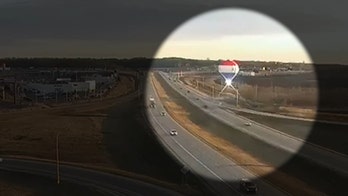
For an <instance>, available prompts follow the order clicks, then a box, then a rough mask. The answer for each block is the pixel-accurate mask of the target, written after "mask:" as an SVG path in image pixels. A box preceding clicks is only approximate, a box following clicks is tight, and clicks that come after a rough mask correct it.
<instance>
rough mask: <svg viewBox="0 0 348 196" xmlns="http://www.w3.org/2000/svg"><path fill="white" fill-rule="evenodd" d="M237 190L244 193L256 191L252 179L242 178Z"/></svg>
mask: <svg viewBox="0 0 348 196" xmlns="http://www.w3.org/2000/svg"><path fill="white" fill-rule="evenodd" d="M239 190H240V191H243V192H245V193H257V186H256V184H255V183H254V182H253V181H251V180H249V179H246V178H243V179H241V180H240V182H239Z"/></svg>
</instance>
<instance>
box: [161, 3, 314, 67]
mask: <svg viewBox="0 0 348 196" xmlns="http://www.w3.org/2000/svg"><path fill="white" fill-rule="evenodd" d="M156 57H158V58H163V57H186V58H194V59H207V58H209V59H212V60H218V59H237V60H261V61H280V62H306V63H312V60H311V58H310V56H309V54H308V53H307V51H306V48H305V47H304V46H303V45H302V43H301V41H300V40H299V39H298V38H297V37H296V36H295V35H294V34H293V33H292V32H291V31H290V30H289V29H287V27H285V26H284V25H283V24H281V23H280V22H278V21H276V20H275V19H273V18H271V17H269V16H267V15H265V14H262V13H259V12H255V11H253V10H248V9H217V10H214V11H209V12H206V13H203V14H201V15H198V16H196V17H194V18H192V19H190V20H188V21H187V22H185V23H183V24H182V25H180V26H179V27H178V28H177V29H176V30H174V31H173V33H172V34H170V36H169V37H168V38H167V39H166V40H165V42H164V43H163V44H162V45H161V47H160V49H159V50H158V51H157V53H156Z"/></svg>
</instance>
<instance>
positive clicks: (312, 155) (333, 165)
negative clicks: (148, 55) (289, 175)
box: [160, 72, 348, 175]
mask: <svg viewBox="0 0 348 196" xmlns="http://www.w3.org/2000/svg"><path fill="white" fill-rule="evenodd" d="M160 75H161V76H162V77H163V78H164V79H165V81H166V82H167V83H168V84H169V85H170V86H171V87H172V88H173V89H175V90H176V91H177V92H179V93H180V94H181V95H182V96H184V97H185V98H186V99H187V100H188V101H190V102H191V103H192V104H194V105H196V106H197V107H199V108H204V106H206V107H205V109H204V111H205V112H206V113H207V114H209V115H210V116H211V117H213V118H216V119H218V120H220V121H221V122H224V123H225V124H227V125H229V126H231V127H233V128H235V129H238V130H240V131H241V132H243V133H246V134H248V135H250V136H252V137H255V138H257V139H259V140H262V141H264V142H266V143H268V144H270V145H272V146H274V147H277V148H280V149H282V150H285V151H287V152H290V153H292V154H296V153H297V154H298V155H300V156H302V157H304V158H306V159H309V160H312V161H314V162H316V163H317V164H320V165H322V166H325V167H327V168H330V169H333V170H336V171H338V172H339V173H341V174H345V175H348V156H347V155H344V154H341V153H337V152H335V151H332V150H330V149H327V148H324V147H321V146H318V145H315V144H311V143H308V142H306V141H305V140H303V139H300V138H297V137H294V136H291V135H288V134H286V133H284V132H281V131H279V130H276V129H273V128H271V127H268V126H266V125H263V124H260V123H255V122H254V123H253V124H252V126H246V125H245V123H246V122H248V121H249V119H247V118H245V117H242V116H238V115H236V114H235V113H231V112H229V111H226V107H225V106H222V105H220V103H219V101H214V100H212V99H211V98H208V97H207V96H204V95H202V94H200V93H197V92H195V91H190V93H187V90H188V89H186V87H185V85H183V84H182V83H180V82H173V80H168V78H169V75H167V74H166V73H163V72H160ZM287 160H288V159H283V160H281V159H280V160H278V163H277V165H281V164H282V163H284V162H286V161H287Z"/></svg>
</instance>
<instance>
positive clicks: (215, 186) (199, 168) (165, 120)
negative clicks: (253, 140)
mask: <svg viewBox="0 0 348 196" xmlns="http://www.w3.org/2000/svg"><path fill="white" fill-rule="evenodd" d="M146 85H147V88H146V89H147V91H146V96H145V98H146V99H147V100H148V99H149V97H151V96H152V97H154V98H155V100H156V105H157V106H156V108H150V107H148V108H147V114H148V117H149V118H148V119H149V121H150V123H151V125H152V127H153V129H154V132H155V134H156V136H157V137H158V140H159V141H160V142H161V143H162V144H163V146H164V147H165V148H166V149H167V150H168V152H169V153H171V154H172V155H173V156H174V157H175V158H176V159H177V160H178V161H180V162H181V163H182V164H183V165H185V167H186V168H188V169H189V170H190V171H191V172H193V173H195V174H196V175H198V176H200V177H201V179H202V180H203V182H205V183H206V184H207V186H208V187H209V188H210V189H211V190H212V192H214V193H216V195H243V193H242V192H240V191H239V190H238V182H239V180H240V179H242V178H250V179H255V180H256V182H257V184H258V187H259V194H260V195H286V194H287V193H286V192H284V191H282V190H280V189H279V188H277V187H275V186H274V185H272V184H270V183H268V182H265V181H262V180H261V179H258V178H257V176H255V175H253V174H252V173H250V172H248V171H247V170H245V169H244V168H243V167H241V166H239V165H238V164H237V163H235V162H234V161H232V160H231V159H228V158H226V157H225V156H223V155H221V154H220V153H219V152H217V151H216V150H214V149H212V148H211V147H210V146H208V145H207V144H206V143H204V142H202V141H201V140H200V139H198V138H196V137H195V136H194V135H192V134H191V133H190V132H189V131H187V130H185V129H184V128H183V127H182V126H180V125H179V124H178V123H177V122H176V121H175V120H173V119H172V118H171V117H170V116H168V115H167V116H162V115H161V112H162V111H164V107H163V105H162V103H161V102H160V100H159V97H158V95H157V92H156V91H155V90H154V86H153V85H154V84H153V82H152V77H149V79H148V82H147V84H146ZM171 129H176V130H177V132H178V135H177V136H171V135H170V134H169V132H170V130H171Z"/></svg>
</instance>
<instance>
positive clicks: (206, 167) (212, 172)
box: [149, 81, 242, 195]
mask: <svg viewBox="0 0 348 196" xmlns="http://www.w3.org/2000/svg"><path fill="white" fill-rule="evenodd" d="M151 86H152V89H153V92H154V94H156V97H157V98H158V94H157V91H155V90H154V89H155V88H154V86H153V83H152V81H151ZM162 107H163V106H162ZM149 113H150V114H151V116H152V119H153V120H154V121H155V122H156V123H157V125H158V126H159V127H160V128H161V129H162V131H163V132H165V133H167V132H166V130H165V128H164V127H163V126H162V125H161V124H160V123H159V122H158V120H157V119H156V118H155V116H154V114H153V113H152V111H151V110H150V112H149ZM168 116H169V117H170V115H168ZM170 118H171V117H170ZM171 120H172V121H173V122H174V123H176V124H177V125H179V124H178V123H177V122H176V121H175V120H173V119H172V118H171ZM179 126H180V127H181V128H182V129H183V130H186V129H184V128H183V127H182V126H181V125H179ZM171 139H172V140H173V141H174V142H175V143H176V144H177V145H178V146H180V148H182V149H183V150H184V151H185V152H186V153H187V154H189V155H190V156H191V157H192V158H193V159H194V160H196V161H197V162H198V163H199V164H200V165H201V166H203V167H204V168H205V169H207V170H208V171H209V172H210V173H211V174H213V175H214V176H215V177H217V178H218V179H219V180H220V181H221V182H223V183H224V184H226V185H227V186H228V187H229V188H231V189H232V190H233V191H235V192H236V193H237V194H239V195H242V194H241V193H240V192H238V190H236V188H234V187H232V186H231V185H230V184H228V183H227V182H225V181H224V180H223V179H222V178H221V177H220V176H219V175H217V174H216V173H215V172H214V171H212V170H211V169H210V168H209V167H208V166H206V165H205V164H204V163H203V162H201V161H200V160H199V159H198V158H197V157H195V156H194V155H193V154H192V153H190V152H189V151H188V150H187V149H186V148H185V147H184V146H182V145H181V144H180V143H178V141H176V140H175V139H174V138H171ZM173 151H174V150H173Z"/></svg>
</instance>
